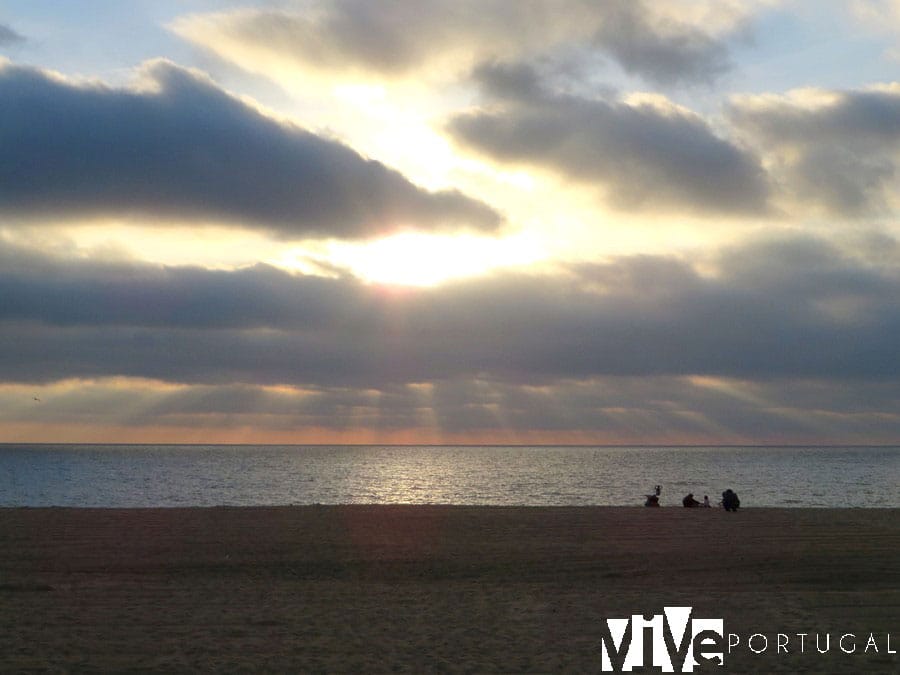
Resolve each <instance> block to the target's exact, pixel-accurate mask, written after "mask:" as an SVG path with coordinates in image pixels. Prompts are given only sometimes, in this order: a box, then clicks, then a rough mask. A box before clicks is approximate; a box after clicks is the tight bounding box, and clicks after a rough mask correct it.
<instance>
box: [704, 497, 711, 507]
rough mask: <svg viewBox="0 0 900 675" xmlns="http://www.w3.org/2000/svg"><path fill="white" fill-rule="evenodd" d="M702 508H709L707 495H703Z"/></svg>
mask: <svg viewBox="0 0 900 675" xmlns="http://www.w3.org/2000/svg"><path fill="white" fill-rule="evenodd" d="M703 508H704V509H708V508H710V507H709V495H703Z"/></svg>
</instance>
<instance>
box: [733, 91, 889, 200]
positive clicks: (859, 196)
mask: <svg viewBox="0 0 900 675" xmlns="http://www.w3.org/2000/svg"><path fill="white" fill-rule="evenodd" d="M821 98H822V99H823V100H820V101H818V102H816V101H807V102H803V103H800V102H797V101H795V100H791V99H790V98H776V97H769V98H764V99H739V100H737V101H735V102H733V103H732V105H731V106H730V108H729V117H730V120H731V122H732V124H733V125H735V126H736V127H737V128H738V129H740V130H741V131H742V132H743V133H744V134H746V136H747V137H748V138H750V139H751V140H752V142H753V143H754V144H755V146H756V147H758V148H759V149H760V151H761V152H762V153H763V154H764V155H765V156H768V157H769V158H771V162H770V164H771V165H772V166H773V171H775V172H776V173H777V174H778V178H779V180H780V181H781V183H782V184H783V185H784V186H785V188H786V189H787V190H788V192H789V193H790V195H791V196H792V197H793V198H794V199H795V200H797V201H798V202H799V203H801V204H804V203H809V202H813V203H817V204H819V205H820V206H821V207H824V208H825V209H827V210H828V211H830V212H833V213H836V214H840V215H860V214H866V213H872V212H878V211H885V210H886V209H888V208H890V201H891V197H892V196H893V197H896V180H895V178H896V174H897V161H898V151H900V88H898V87H897V86H896V85H895V86H892V87H887V88H884V89H873V90H865V91H848V92H822V96H821Z"/></svg>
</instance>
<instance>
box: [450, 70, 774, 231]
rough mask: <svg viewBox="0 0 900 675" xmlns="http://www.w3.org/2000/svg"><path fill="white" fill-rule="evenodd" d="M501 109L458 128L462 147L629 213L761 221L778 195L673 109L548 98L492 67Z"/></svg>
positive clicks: (518, 73)
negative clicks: (556, 177) (540, 173)
mask: <svg viewBox="0 0 900 675" xmlns="http://www.w3.org/2000/svg"><path fill="white" fill-rule="evenodd" d="M475 78H476V79H477V80H478V81H479V82H480V83H481V85H482V89H483V90H484V92H485V93H486V95H487V96H488V97H489V99H491V100H493V101H494V104H493V105H491V106H489V107H486V108H484V109H480V110H477V111H474V112H469V113H464V114H460V115H458V116H456V117H455V118H454V119H453V120H452V121H451V123H450V125H449V130H450V132H451V133H452V134H453V136H454V137H455V138H456V139H457V140H458V141H459V142H460V143H462V144H463V145H465V146H466V147H468V148H471V149H473V150H476V151H478V152H480V153H482V154H486V155H488V156H489V157H491V158H492V159H494V160H496V161H500V162H510V163H516V164H527V165H531V166H537V167H540V168H545V169H549V170H552V171H555V172H557V173H559V174H561V175H562V176H564V177H565V178H567V179H570V180H575V181H578V182H581V183H588V184H595V185H598V186H599V187H600V188H601V189H602V191H603V193H604V194H605V197H606V199H607V200H608V201H609V202H611V203H612V204H614V205H616V206H618V207H620V208H628V209H635V208H640V209H668V208H670V207H672V206H677V207H681V208H687V209H689V210H691V211H693V212H697V213H709V212H712V213H744V214H747V213H751V214H752V213H756V214H759V213H762V212H764V211H765V210H766V208H767V197H768V192H769V186H768V183H767V180H766V176H765V172H764V171H763V169H762V167H761V166H760V164H759V161H758V160H757V159H756V157H754V155H753V154H752V153H750V152H748V151H747V150H745V149H743V148H741V147H739V146H737V145H735V144H734V143H732V142H730V141H728V140H726V139H723V138H720V137H718V136H717V135H715V134H714V133H713V131H712V129H711V128H710V127H709V125H708V124H707V123H706V122H705V121H704V120H703V119H702V118H700V117H699V116H698V115H695V114H692V113H690V112H689V111H686V110H684V109H682V108H678V107H676V106H674V105H672V104H669V103H666V102H660V101H659V100H656V101H654V102H638V103H633V104H629V103H625V102H622V101H616V100H613V101H607V100H602V99H587V98H581V97H578V96H573V95H566V94H560V93H554V92H551V91H548V90H547V89H546V88H545V87H544V85H543V83H542V82H541V81H540V79H539V76H538V74H537V73H536V72H535V71H534V70H533V69H532V68H530V67H529V66H527V65H521V64H517V65H504V64H490V65H483V66H481V67H479V68H478V69H477V70H476V73H475Z"/></svg>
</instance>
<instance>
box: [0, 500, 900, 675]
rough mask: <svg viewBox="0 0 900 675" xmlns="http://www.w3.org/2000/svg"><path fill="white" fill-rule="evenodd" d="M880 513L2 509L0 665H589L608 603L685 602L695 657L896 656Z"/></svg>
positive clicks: (800, 659)
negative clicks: (697, 635) (705, 643)
mask: <svg viewBox="0 0 900 675" xmlns="http://www.w3.org/2000/svg"><path fill="white" fill-rule="evenodd" d="M898 516H900V510H897V509H767V508H745V509H741V510H740V511H738V512H737V513H726V512H725V511H723V510H721V509H683V508H680V507H666V508H661V509H645V508H640V507H635V508H632V507H480V506H403V505H380V506H366V505H348V506H286V507H240V508H237V507H215V508H185V509H176V508H172V509H70V508H7V509H0V671H2V672H21V671H28V672H41V671H54V672H59V671H81V672H84V671H93V672H97V671H115V672H123V671H141V672H186V671H193V672H197V671H203V672H212V671H216V672H221V671H229V672H233V671H245V672H246V671H262V672H287V671H292V672H473V673H482V672H562V671H566V672H599V671H600V670H601V645H602V639H603V631H604V630H605V629H606V626H607V624H606V619H611V618H628V617H630V616H631V615H633V614H644V615H654V614H662V613H663V608H664V607H667V606H668V607H673V606H686V607H691V608H692V617H695V618H696V617H700V618H711V619H723V620H724V633H725V637H724V638H723V639H725V640H726V641H727V640H728V639H729V637H728V636H729V635H731V636H734V637H732V638H730V639H731V640H734V639H737V640H738V643H737V644H736V645H735V646H734V647H733V648H731V651H730V653H726V654H725V668H713V669H712V670H710V672H729V673H732V672H734V673H743V672H746V673H758V672H847V673H852V672H876V673H877V672H897V671H898V670H900V658H898V655H897V654H893V653H890V652H896V651H900V625H898V616H900V517H898ZM779 634H781V635H784V636H787V638H788V641H787V645H786V647H785V648H784V650H779V649H778V647H777V643H778V642H779V641H781V642H784V638H780V637H779ZM801 634H802V635H804V636H805V637H803V638H800V637H798V636H799V635H801ZM753 635H762V636H763V637H762V638H760V637H756V638H753V639H752V640H751V636H753ZM848 635H850V636H853V637H843V642H841V638H842V636H848ZM816 636H819V640H820V642H819V646H820V647H824V646H825V643H824V640H825V639H826V636H830V637H829V645H828V646H829V649H828V650H827V651H826V652H825V653H820V652H819V650H817V649H816V644H815V639H816ZM801 639H802V640H805V642H804V643H803V648H802V649H801V644H800V640H801ZM748 640H751V641H750V644H751V645H752V646H753V647H754V648H755V649H756V650H759V651H760V653H758V654H757V653H755V652H754V651H752V650H751V649H749V648H748V645H747V642H748ZM763 640H765V643H766V649H761V648H762V646H763ZM873 641H874V643H875V646H874V647H873V646H872V642H873ZM851 646H852V647H853V650H852V652H851V651H850V647H851ZM841 647H843V648H844V649H842V648H841ZM848 652H850V653H848ZM707 668H708V667H705V668H704V671H703V672H706V669H707ZM677 671H678V668H676V672H677Z"/></svg>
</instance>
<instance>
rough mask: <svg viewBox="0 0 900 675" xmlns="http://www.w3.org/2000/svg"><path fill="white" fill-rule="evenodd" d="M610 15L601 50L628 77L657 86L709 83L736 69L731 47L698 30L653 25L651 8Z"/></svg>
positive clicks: (623, 7) (626, 6) (622, 8)
mask: <svg viewBox="0 0 900 675" xmlns="http://www.w3.org/2000/svg"><path fill="white" fill-rule="evenodd" d="M617 9H618V11H615V12H610V13H609V15H608V16H607V17H606V19H605V20H604V22H603V24H602V25H601V26H600V28H599V30H598V31H597V34H596V36H595V42H596V45H597V46H598V47H599V48H601V49H602V50H603V51H605V52H607V53H608V54H609V55H610V56H612V57H613V58H614V59H615V60H616V61H617V62H618V63H619V65H621V66H622V68H623V69H624V70H625V71H627V72H628V73H631V74H634V75H642V76H643V77H644V78H646V79H648V80H650V81H652V82H654V83H656V84H662V85H665V84H672V83H673V82H675V83H678V82H708V83H711V82H712V81H713V80H715V79H716V78H717V77H718V76H720V75H721V74H723V73H725V72H726V71H728V70H730V69H731V62H730V59H729V56H728V49H727V48H726V46H725V45H724V44H723V43H722V42H720V41H718V40H716V39H714V38H712V37H711V36H710V35H709V34H707V33H705V32H704V31H703V30H701V29H700V28H698V27H696V26H690V25H686V24H683V23H675V22H666V23H663V22H653V21H648V18H647V8H646V7H645V6H644V5H643V4H642V3H639V2H627V3H623V4H620V5H619V6H618V8H617Z"/></svg>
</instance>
